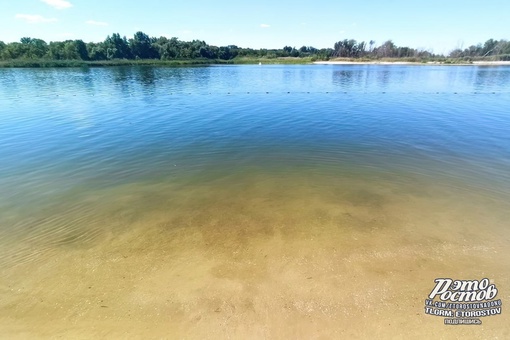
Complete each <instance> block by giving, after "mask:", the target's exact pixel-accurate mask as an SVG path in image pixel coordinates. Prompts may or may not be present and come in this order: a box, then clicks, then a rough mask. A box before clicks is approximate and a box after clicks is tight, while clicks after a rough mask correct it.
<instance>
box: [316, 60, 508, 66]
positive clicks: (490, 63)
mask: <svg viewBox="0 0 510 340" xmlns="http://www.w3.org/2000/svg"><path fill="white" fill-rule="evenodd" d="M313 64H315V65H447V66H510V61H473V62H471V63H444V62H437V61H429V62H426V63H421V62H412V61H344V60H333V61H314V62H313Z"/></svg>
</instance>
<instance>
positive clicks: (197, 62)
mask: <svg viewBox="0 0 510 340" xmlns="http://www.w3.org/2000/svg"><path fill="white" fill-rule="evenodd" d="M312 62H313V59H312V58H292V57H285V58H249V57H241V58H235V59H231V60H222V59H182V60H160V59H139V60H129V59H113V60H95V61H85V60H51V59H14V60H7V61H0V68H2V67H3V68H48V67H108V66H166V67H179V66H202V65H235V64H254V65H256V64H311V63H312Z"/></svg>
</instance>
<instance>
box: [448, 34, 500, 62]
mask: <svg viewBox="0 0 510 340" xmlns="http://www.w3.org/2000/svg"><path fill="white" fill-rule="evenodd" d="M488 56H493V57H497V58H498V59H500V60H510V41H507V40H499V41H498V40H494V39H489V40H487V41H486V42H485V43H484V44H483V45H482V44H478V45H471V46H469V47H468V48H466V49H464V50H462V49H460V48H457V49H455V50H453V51H452V52H450V57H451V58H475V57H488Z"/></svg>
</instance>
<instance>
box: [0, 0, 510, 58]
mask: <svg viewBox="0 0 510 340" xmlns="http://www.w3.org/2000/svg"><path fill="white" fill-rule="evenodd" d="M0 2H1V7H0V8H1V9H2V11H1V12H0V40H2V41H4V42H12V41H19V39H20V38H21V37H33V38H40V39H44V40H46V41H47V42H49V41H54V40H66V39H83V40H84V41H86V42H88V41H102V40H104V38H106V36H107V35H108V34H111V33H120V34H121V35H125V36H127V37H128V38H129V37H131V36H132V35H133V34H134V33H135V32H136V31H139V30H140V31H143V32H145V33H147V34H148V35H150V36H161V35H164V36H167V37H178V38H179V39H181V40H193V39H200V40H205V41H206V42H207V43H208V44H211V45H230V44H232V45H238V46H241V47H252V48H262V47H264V48H282V47H283V46H285V45H290V46H296V47H298V48H299V47H300V46H303V45H307V46H314V47H317V48H322V47H333V44H334V43H335V42H336V41H339V40H343V39H356V40H358V41H362V40H365V41H367V42H368V41H369V40H375V41H376V45H379V44H381V43H383V42H384V41H386V40H388V39H392V40H393V41H394V42H395V44H397V45H399V46H410V47H414V48H423V49H429V50H433V51H434V52H436V53H448V52H449V51H450V50H451V49H453V48H457V47H464V48H465V47H468V46H469V45H472V44H476V43H479V42H485V41H486V40H487V39H489V38H494V39H510V29H509V28H510V24H508V13H510V1H509V0H484V1H474V0H473V1H465V0H464V1H458V0H450V1H448V0H442V1H438V0H426V1H424V0H420V1H413V0H386V1H382V0H380V1H375V0H366V1H359V0H349V1H344V0H336V1H333V0H315V1H312V0H306V1H302V0H292V1H288V0H272V1H268V0H256V1H240V0H228V1H227V0H214V1H212V0H211V1H206V0H189V1H185V0H170V1H168V0H167V1H164V0H142V1H130V0H124V1H118V0H0Z"/></svg>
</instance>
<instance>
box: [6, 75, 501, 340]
mask: <svg viewBox="0 0 510 340" xmlns="http://www.w3.org/2000/svg"><path fill="white" fill-rule="evenodd" d="M0 118H1V119H0V192H1V195H0V250H1V251H0V274H1V277H0V301H1V304H0V337H7V338H26V337H29V338H30V337H32V338H33V337H64V338H91V337H108V338H112V337H114V338H126V337H128V338H132V337H142V338H161V337H163V338H183V337H184V338H204V337H212V338H230V337H232V338H296V337H297V338H338V337H350V338H352V337H374V336H375V335H377V337H379V338H395V337H404V336H405V337H412V338H430V337H434V336H438V337H447V338H449V337H452V338H455V337H458V336H470V337H473V336H475V337H484V338H487V337H500V338H505V337H509V336H510V312H507V311H506V310H505V309H504V308H503V313H502V314H501V315H498V316H491V317H487V318H482V319H483V320H482V321H483V324H482V325H481V326H471V327H467V326H456V327H452V326H445V325H444V324H443V318H440V317H436V316H430V315H425V313H424V300H425V299H426V298H427V295H428V294H429V293H430V291H431V290H432V288H433V287H434V279H436V278H439V277H448V278H453V279H465V280H475V279H476V280H480V279H482V278H485V277H487V278H489V279H490V280H491V281H492V282H493V283H495V284H496V285H497V287H498V289H499V290H500V293H499V294H500V295H499V298H501V299H502V300H503V302H504V303H506V301H507V300H508V298H509V297H510V295H509V294H508V292H509V291H510V266H509V265H508V263H509V261H510V67H474V66H447V67H446V66H398V65H387V66H386V65H384V66H383V65H299V66H268V65H262V66H259V65H256V66H212V67H197V68H152V67H119V68H114V67H112V68H98V69H95V68H90V69H0Z"/></svg>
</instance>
